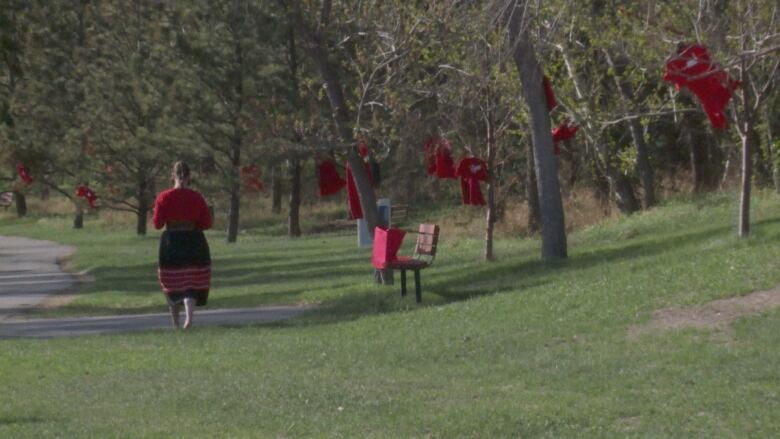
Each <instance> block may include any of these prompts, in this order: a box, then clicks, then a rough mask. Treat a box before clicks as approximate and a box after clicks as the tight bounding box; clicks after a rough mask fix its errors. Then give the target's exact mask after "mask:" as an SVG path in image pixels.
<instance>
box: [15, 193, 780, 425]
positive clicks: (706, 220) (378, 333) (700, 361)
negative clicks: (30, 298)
mask: <svg viewBox="0 0 780 439" xmlns="http://www.w3.org/2000/svg"><path fill="white" fill-rule="evenodd" d="M735 205H736V204H735V200H734V198H733V196H726V195H714V196H710V197H708V198H703V199H697V200H690V201H677V202H671V203H668V204H667V205H666V206H664V207H661V208H658V209H654V210H652V211H650V212H646V213H642V214H638V215H634V216H632V217H630V218H625V219H621V220H619V221H613V222H609V223H605V224H601V225H599V226H596V227H592V228H589V229H587V230H584V231H581V232H579V233H576V234H573V235H571V236H570V237H569V241H570V246H569V247H570V258H569V259H568V260H566V261H564V262H561V263H557V264H544V263H542V262H540V261H539V260H538V253H539V251H538V246H539V243H538V241H533V240H520V239H510V238H506V237H503V238H501V239H500V240H499V241H498V242H497V254H498V256H499V257H500V260H499V261H498V262H496V263H490V264H487V263H483V262H481V261H480V254H481V239H479V237H474V238H473V239H457V240H455V239H448V237H447V235H446V234H445V235H443V236H442V243H441V246H440V257H439V258H438V259H437V261H436V265H435V266H434V267H433V268H431V269H429V270H426V271H425V272H423V284H424V291H423V299H424V304H423V305H421V306H418V305H416V304H415V303H414V297H413V295H412V296H411V297H407V298H406V299H403V300H402V299H400V298H399V297H398V291H397V288H398V287H397V286H396V287H392V288H391V287H383V286H377V285H374V284H373V283H372V279H371V271H370V269H369V264H368V251H357V250H356V249H355V248H354V237H353V236H351V235H349V236H346V235H342V236H338V235H322V236H309V237H305V238H303V239H300V240H290V239H286V238H274V237H269V236H267V234H266V233H265V232H264V231H262V230H255V229H249V230H248V231H247V232H245V233H244V234H242V235H241V237H240V243H239V244H237V245H235V246H228V245H225V244H222V243H221V241H222V237H223V236H222V234H220V233H212V234H210V235H209V238H210V240H211V241H210V242H211V244H212V253H213V256H214V266H215V278H214V290H213V292H212V296H211V299H210V301H211V302H210V306H211V307H233V306H250V305H258V304H266V303H316V304H319V307H318V309H317V310H316V311H314V312H312V313H310V314H308V315H306V316H305V317H304V318H302V319H299V320H296V321H293V322H289V323H283V324H274V325H265V326H249V327H229V328H195V330H194V331H192V332H190V333H175V332H172V331H159V332H151V333H142V334H127V335H116V336H94V337H82V338H78V339H52V340H3V341H0V352H2V355H0V389H2V392H0V437H31V438H39V437H101V438H102V437H172V436H182V437H183V436H188V437H231V438H232V437H272V438H273V437H323V436H325V437H361V438H362V437H441V438H450V437H480V438H481V437H583V436H584V437H637V436H641V437H777V436H778V435H780V411H778V410H777V404H778V403H779V402H780V372H778V369H777V364H779V363H780V342H779V341H778V340H779V339H778V337H777V334H778V333H780V311H777V310H769V311H767V312H766V313H764V314H761V315H756V316H751V317H746V318H743V319H740V320H738V321H737V322H736V324H735V325H734V330H733V331H732V332H729V333H718V332H708V331H694V330H683V331H673V332H665V333H657V334H649V335H645V336H642V337H641V338H638V339H635V338H629V337H627V331H628V328H629V327H631V326H632V325H635V324H639V323H642V322H645V321H647V320H648V319H649V318H650V317H651V314H652V311H653V310H655V309H658V308H662V307H667V306H672V305H678V306H684V305H691V304H698V303H704V302H707V301H710V300H712V299H715V298H721V297H730V296H735V295H740V294H746V293H749V292H751V291H755V290H762V289H767V288H771V287H774V286H776V285H777V284H778V283H780V270H778V268H780V246H778V241H779V240H780V204H779V203H777V201H776V200H775V199H773V198H772V197H770V196H769V195H759V196H756V197H755V198H754V209H753V223H752V224H753V229H752V234H751V237H750V238H749V239H744V240H740V239H738V238H737V237H736V231H735V226H734V224H735V219H736V208H735ZM87 227H90V224H87ZM0 234H20V235H26V236H33V237H40V238H47V239H55V240H57V241H61V242H68V243H73V244H75V245H77V246H78V248H79V252H78V253H77V254H76V256H75V258H74V260H73V264H74V265H75V267H77V269H81V270H84V269H88V270H89V271H90V272H91V273H92V274H93V275H94V276H96V278H97V282H95V284H94V285H93V286H90V287H88V288H87V289H86V291H85V293H84V295H83V296H82V297H80V298H79V299H78V300H77V301H75V302H73V304H71V305H69V306H67V307H65V308H63V309H62V310H58V311H56V313H58V314H103V313H123V312H145V311H160V310H161V309H162V308H163V306H162V303H163V298H162V297H161V295H160V293H159V292H158V290H157V285H156V279H155V277H154V259H155V256H156V237H155V236H154V235H150V236H149V237H146V238H137V237H135V236H132V235H131V234H128V233H124V232H117V231H110V230H108V229H100V228H98V229H97V230H87V231H86V232H74V231H71V230H68V228H67V223H66V221H65V220H60V219H53V220H34V219H32V220H25V221H22V222H19V221H18V220H11V219H4V220H0Z"/></svg>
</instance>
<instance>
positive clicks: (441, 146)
mask: <svg viewBox="0 0 780 439" xmlns="http://www.w3.org/2000/svg"><path fill="white" fill-rule="evenodd" d="M423 148H424V149H425V159H426V167H427V171H428V175H434V174H435V175H436V177H438V178H457V176H456V175H455V161H454V160H453V159H452V145H450V142H448V141H447V139H442V138H441V137H432V138H430V139H428V140H427V141H426V142H425V145H424V146H423Z"/></svg>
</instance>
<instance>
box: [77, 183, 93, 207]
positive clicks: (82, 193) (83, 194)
mask: <svg viewBox="0 0 780 439" xmlns="http://www.w3.org/2000/svg"><path fill="white" fill-rule="evenodd" d="M76 196H77V197H79V198H83V199H85V200H87V203H89V207H91V208H93V209H94V208H95V207H97V206H95V201H97V195H95V192H93V191H92V189H90V188H89V187H87V186H83V185H82V186H79V187H77V188H76Z"/></svg>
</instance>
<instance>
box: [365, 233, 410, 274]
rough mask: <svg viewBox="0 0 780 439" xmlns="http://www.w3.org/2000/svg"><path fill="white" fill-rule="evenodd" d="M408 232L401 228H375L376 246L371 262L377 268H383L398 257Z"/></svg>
mask: <svg viewBox="0 0 780 439" xmlns="http://www.w3.org/2000/svg"><path fill="white" fill-rule="evenodd" d="M404 235H406V232H405V231H403V230H400V229H383V228H381V227H376V228H374V248H373V251H372V253H371V263H372V264H373V265H374V268H376V269H377V270H383V269H384V268H385V267H387V263H388V262H393V261H396V260H397V259H398V249H400V248H401V243H403V241H404Z"/></svg>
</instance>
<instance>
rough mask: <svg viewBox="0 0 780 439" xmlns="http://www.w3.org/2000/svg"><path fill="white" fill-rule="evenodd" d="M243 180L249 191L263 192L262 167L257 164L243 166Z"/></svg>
mask: <svg viewBox="0 0 780 439" xmlns="http://www.w3.org/2000/svg"><path fill="white" fill-rule="evenodd" d="M241 182H242V183H243V184H244V190H245V191H247V192H262V191H263V189H265V188H264V187H263V181H262V180H261V179H260V169H258V168H257V165H246V166H242V167H241Z"/></svg>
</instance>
